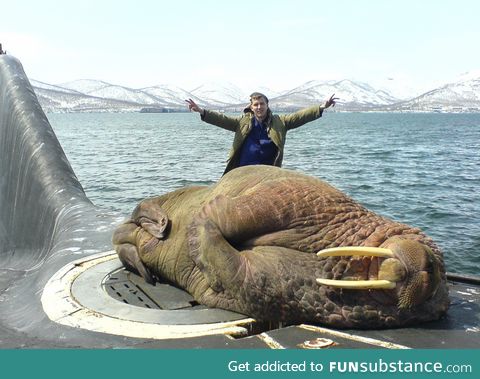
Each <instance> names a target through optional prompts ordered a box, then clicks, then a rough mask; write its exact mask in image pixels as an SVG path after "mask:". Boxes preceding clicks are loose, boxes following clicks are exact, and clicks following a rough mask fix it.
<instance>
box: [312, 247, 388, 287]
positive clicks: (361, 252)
mask: <svg viewBox="0 0 480 379" xmlns="http://www.w3.org/2000/svg"><path fill="white" fill-rule="evenodd" d="M317 256H318V257H320V258H328V257H342V256H343V257H345V256H349V257H353V256H370V257H380V258H394V257H395V255H394V254H393V252H392V250H390V249H384V248H381V247H367V246H342V247H334V248H331V249H324V250H321V251H319V252H318V253H317ZM316 281H317V283H318V284H320V285H324V286H330V287H336V288H348V289H358V290H363V289H377V290H378V289H393V288H395V287H396V285H397V284H396V283H395V282H394V281H391V280H385V279H380V280H332V279H323V278H317V280H316Z"/></svg>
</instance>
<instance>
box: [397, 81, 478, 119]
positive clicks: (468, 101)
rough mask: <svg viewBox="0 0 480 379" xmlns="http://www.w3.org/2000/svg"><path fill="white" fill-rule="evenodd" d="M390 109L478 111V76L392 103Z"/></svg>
mask: <svg viewBox="0 0 480 379" xmlns="http://www.w3.org/2000/svg"><path fill="white" fill-rule="evenodd" d="M392 110H411V111H417V112H462V111H463V112H480V77H477V78H473V79H469V78H466V79H465V78H464V79H462V80H460V81H458V82H454V83H449V84H445V85H443V86H441V87H439V88H435V89H433V90H431V91H428V92H426V93H424V94H422V95H420V96H417V97H415V98H413V99H411V100H408V101H405V102H401V103H399V104H394V106H393V107H392Z"/></svg>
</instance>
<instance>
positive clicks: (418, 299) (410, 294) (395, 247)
mask: <svg viewBox="0 0 480 379" xmlns="http://www.w3.org/2000/svg"><path fill="white" fill-rule="evenodd" d="M317 255H318V256H319V257H320V258H326V257H330V256H364V257H371V258H372V264H371V265H370V269H369V271H368V279H367V280H355V279H354V280H352V278H349V279H348V280H345V279H342V280H328V279H317V283H319V284H321V285H328V286H331V287H336V288H345V289H362V290H365V289H370V290H392V291H393V293H394V294H395V296H396V298H397V305H398V307H399V308H412V307H414V306H416V305H419V304H422V303H425V302H426V301H427V300H429V299H430V298H432V297H433V296H434V295H435V294H436V292H437V290H438V288H439V286H440V284H441V282H442V274H441V272H442V270H441V263H440V262H439V260H438V258H437V257H436V256H435V254H434V253H433V251H432V250H431V249H430V248H429V247H428V246H427V245H424V244H422V243H420V242H418V241H415V240H411V239H402V237H392V238H390V239H388V240H387V241H385V242H384V243H383V244H382V245H381V247H378V248H376V247H337V248H331V249H325V250H322V251H320V252H319V253H318V254H317ZM373 262H375V263H373Z"/></svg>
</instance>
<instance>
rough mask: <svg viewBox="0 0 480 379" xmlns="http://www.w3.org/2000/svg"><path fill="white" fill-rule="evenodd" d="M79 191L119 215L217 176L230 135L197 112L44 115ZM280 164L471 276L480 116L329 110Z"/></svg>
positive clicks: (479, 242)
mask: <svg viewBox="0 0 480 379" xmlns="http://www.w3.org/2000/svg"><path fill="white" fill-rule="evenodd" d="M47 117H48V119H49V121H50V123H51V125H52V127H53V129H54V130H55V133H56V134H57V137H58V139H59V141H60V143H61V144H62V146H63V149H64V151H65V153H66V155H67V157H68V159H69V161H70V163H71V165H72V167H73V170H74V171H75V173H76V175H77V177H78V178H79V180H80V182H81V183H82V185H83V187H84V189H85V192H86V194H87V196H88V197H89V198H90V199H91V200H92V202H93V203H94V204H96V205H97V206H98V207H100V208H102V209H104V210H105V212H112V213H119V214H121V215H125V217H128V216H129V214H130V213H131V211H132V210H133V208H134V207H135V206H136V204H137V203H138V202H139V201H140V200H141V199H143V198H145V197H151V196H156V195H160V194H163V193H165V192H168V191H171V190H174V189H177V188H179V187H182V186H187V185H198V184H212V183H214V182H216V181H217V180H218V179H219V178H220V177H221V175H222V173H223V170H224V168H225V165H226V157H227V153H228V151H229V149H230V147H231V143H232V138H233V133H231V132H228V131H225V130H223V129H220V128H217V127H215V126H212V125H208V124H205V123H203V122H201V121H200V119H199V116H198V114H196V113H195V114H194V113H175V114H141V113H123V114H122V113H120V114H119V113H117V114H110V113H108V114H103V113H86V114H48V115H47ZM284 167H285V168H289V169H294V170H298V171H302V172H304V173H307V174H310V175H314V176H316V177H319V178H321V179H323V180H325V181H327V182H329V183H330V184H332V185H334V186H335V187H337V188H339V189H340V190H342V191H344V192H345V193H347V194H348V195H349V196H351V197H353V198H354V199H355V200H357V201H358V202H360V203H361V204H363V205H364V206H366V207H367V208H369V209H371V210H373V211H375V212H377V213H379V214H381V215H383V216H386V217H389V218H391V219H394V220H396V221H400V222H403V223H407V224H410V225H413V226H416V227H419V228H421V229H423V230H424V231H425V232H426V233H427V234H429V235H430V236H431V237H432V238H433V239H434V240H435V241H436V242H437V244H438V245H439V246H440V247H441V249H442V250H443V253H444V255H445V261H446V265H447V271H450V272H456V273H466V274H475V275H480V114H389V113H334V112H327V113H325V114H324V116H323V117H322V118H321V119H319V120H317V121H314V122H312V123H310V124H306V125H304V126H302V127H301V128H299V129H295V130H292V131H290V132H289V133H288V135H287V143H286V152H285V159H284Z"/></svg>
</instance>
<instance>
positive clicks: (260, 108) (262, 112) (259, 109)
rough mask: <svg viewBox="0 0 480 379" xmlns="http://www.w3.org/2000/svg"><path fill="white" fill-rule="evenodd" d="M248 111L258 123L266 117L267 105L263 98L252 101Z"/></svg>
mask: <svg viewBox="0 0 480 379" xmlns="http://www.w3.org/2000/svg"><path fill="white" fill-rule="evenodd" d="M250 109H251V110H252V112H253V114H254V115H255V117H256V118H257V119H258V120H259V121H263V120H264V119H265V117H267V109H268V104H267V102H266V101H265V99H264V98H263V97H259V98H258V99H253V100H252V104H250Z"/></svg>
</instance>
